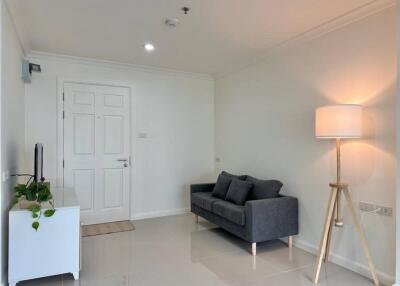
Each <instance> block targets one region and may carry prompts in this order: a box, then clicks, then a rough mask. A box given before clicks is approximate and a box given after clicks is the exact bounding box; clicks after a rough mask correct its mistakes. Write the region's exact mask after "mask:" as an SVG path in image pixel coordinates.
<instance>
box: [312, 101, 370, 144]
mask: <svg viewBox="0 0 400 286" xmlns="http://www.w3.org/2000/svg"><path fill="white" fill-rule="evenodd" d="M361 135H362V107H361V106H360V105H355V104H341V105H328V106H322V107H318V108H317V109H316V110H315V136H316V137H318V138H360V137H361Z"/></svg>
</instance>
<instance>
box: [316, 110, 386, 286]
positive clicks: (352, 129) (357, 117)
mask: <svg viewBox="0 0 400 286" xmlns="http://www.w3.org/2000/svg"><path fill="white" fill-rule="evenodd" d="M361 135H362V107H361V106H360V105H352V104H342V105H329V106H323V107H319V108H317V109H316V111H315V136H316V137H317V138H326V139H335V140H336V163H337V164H336V168H337V169H336V181H335V182H334V183H330V184H329V186H330V188H331V193H330V197H329V202H328V209H327V211H326V217H325V224H324V229H323V232H322V237H321V243H320V246H319V252H318V260H317V263H316V265H315V270H314V278H313V282H314V284H317V283H318V278H319V274H320V271H321V266H322V262H323V260H324V261H328V256H329V248H330V242H331V236H332V229H333V227H334V226H337V227H341V226H343V221H342V219H341V214H340V209H341V207H340V197H341V194H342V193H343V194H344V196H345V198H346V200H347V203H348V206H349V209H350V213H351V216H352V218H353V222H354V226H355V229H356V231H357V233H358V235H359V237H360V241H361V246H362V248H363V251H364V253H365V256H366V257H367V260H368V266H369V270H370V271H371V275H372V278H373V280H374V283H375V285H379V281H378V276H377V275H376V271H375V267H374V264H373V262H372V258H371V254H370V252H369V249H368V245H367V241H366V239H365V236H364V232H363V230H362V228H361V225H360V222H359V220H358V217H357V213H356V210H355V209H354V205H353V202H352V199H351V196H350V193H349V188H348V185H347V184H345V183H343V182H342V180H341V177H340V143H341V139H346V138H360V137H361Z"/></svg>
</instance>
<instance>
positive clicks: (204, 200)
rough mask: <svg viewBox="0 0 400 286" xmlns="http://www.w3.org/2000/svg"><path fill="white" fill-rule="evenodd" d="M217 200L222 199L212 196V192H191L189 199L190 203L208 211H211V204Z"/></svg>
mask: <svg viewBox="0 0 400 286" xmlns="http://www.w3.org/2000/svg"><path fill="white" fill-rule="evenodd" d="M217 201H222V200H221V199H218V198H216V197H214V196H213V195H212V192H199V193H193V194H192V199H191V202H192V204H195V205H196V206H198V207H200V208H202V209H205V210H208V211H210V212H211V211H212V205H213V204H214V203H215V202H217Z"/></svg>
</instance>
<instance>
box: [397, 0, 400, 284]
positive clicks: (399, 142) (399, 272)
mask: <svg viewBox="0 0 400 286" xmlns="http://www.w3.org/2000/svg"><path fill="white" fill-rule="evenodd" d="M399 4H400V3H399V1H397V5H396V8H397V15H396V16H397V17H396V18H397V22H396V23H397V70H400V58H399V55H400V5H399ZM399 81H400V74H399V73H397V89H396V90H397V93H396V95H397V105H396V108H397V112H396V124H397V126H396V131H397V132H396V134H397V136H396V141H397V144H396V147H397V148H396V153H397V156H396V157H397V162H396V163H397V166H399V164H400V114H399V111H400V88H399ZM396 175H397V176H396V178H397V180H396V209H397V210H398V209H399V208H400V168H397V173H396ZM396 285H400V212H396Z"/></svg>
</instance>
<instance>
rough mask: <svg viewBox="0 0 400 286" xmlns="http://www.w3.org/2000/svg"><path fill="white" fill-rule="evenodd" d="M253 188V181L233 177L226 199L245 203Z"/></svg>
mask: <svg viewBox="0 0 400 286" xmlns="http://www.w3.org/2000/svg"><path fill="white" fill-rule="evenodd" d="M252 188H253V183H251V182H247V181H241V180H238V179H233V180H232V183H231V184H230V186H229V189H228V192H227V194H226V198H225V200H227V201H230V202H232V203H234V204H237V205H244V203H245V202H246V199H247V195H248V194H249V192H250V190H251V189H252Z"/></svg>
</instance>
